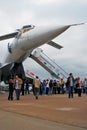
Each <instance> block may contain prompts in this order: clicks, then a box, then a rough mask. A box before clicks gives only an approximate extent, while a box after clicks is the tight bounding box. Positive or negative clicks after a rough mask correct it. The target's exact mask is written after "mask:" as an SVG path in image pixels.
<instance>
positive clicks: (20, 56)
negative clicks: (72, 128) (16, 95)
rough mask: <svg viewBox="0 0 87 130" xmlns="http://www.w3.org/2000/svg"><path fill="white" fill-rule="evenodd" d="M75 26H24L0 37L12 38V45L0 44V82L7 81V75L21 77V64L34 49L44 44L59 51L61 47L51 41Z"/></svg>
mask: <svg viewBox="0 0 87 130" xmlns="http://www.w3.org/2000/svg"><path fill="white" fill-rule="evenodd" d="M81 24H82V23H81ZM76 25H79V24H73V25H65V26H47V27H36V26H34V25H25V26H23V27H22V28H21V29H17V30H16V31H15V32H13V33H10V34H6V35H3V36H0V41H1V40H6V39H10V38H14V39H13V42H12V43H5V44H0V81H3V80H4V81H5V80H7V79H8V78H9V75H15V74H20V75H21V76H23V75H24V69H23V65H22V62H23V61H24V60H25V59H26V58H27V57H29V56H30V54H31V52H32V51H33V50H34V49H35V48H37V47H39V46H41V45H43V44H45V43H46V44H48V45H51V46H53V47H55V48H57V49H61V48H62V46H61V45H59V44H57V43H54V42H53V41H52V39H54V38H55V37H57V36H58V35H60V34H61V33H63V32H64V31H65V30H67V29H68V28H69V27H70V26H76Z"/></svg>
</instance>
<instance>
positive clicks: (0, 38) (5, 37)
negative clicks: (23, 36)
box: [0, 32, 18, 41]
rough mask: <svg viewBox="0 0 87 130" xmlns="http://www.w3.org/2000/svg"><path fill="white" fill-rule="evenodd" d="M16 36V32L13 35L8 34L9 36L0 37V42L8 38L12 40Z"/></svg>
mask: <svg viewBox="0 0 87 130" xmlns="http://www.w3.org/2000/svg"><path fill="white" fill-rule="evenodd" d="M17 34H18V32H14V33H10V34H6V35H3V36H0V41H2V40H6V39H10V38H14V37H15V36H16V35H17Z"/></svg>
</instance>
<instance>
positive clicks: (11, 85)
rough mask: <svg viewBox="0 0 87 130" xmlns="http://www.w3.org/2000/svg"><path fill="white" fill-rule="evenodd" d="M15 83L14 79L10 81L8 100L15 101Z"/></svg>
mask: <svg viewBox="0 0 87 130" xmlns="http://www.w3.org/2000/svg"><path fill="white" fill-rule="evenodd" d="M13 91H14V81H13V78H10V79H9V96H8V100H13Z"/></svg>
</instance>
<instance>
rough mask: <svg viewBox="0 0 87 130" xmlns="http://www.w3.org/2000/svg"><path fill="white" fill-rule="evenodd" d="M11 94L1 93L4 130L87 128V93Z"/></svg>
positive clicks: (1, 128)
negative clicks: (10, 97) (10, 96)
mask: <svg viewBox="0 0 87 130" xmlns="http://www.w3.org/2000/svg"><path fill="white" fill-rule="evenodd" d="M7 96H8V94H0V130H39V129H41V130H44V129H45V130H87V95H82V97H78V96H77V95H75V96H74V98H73V99H68V98H67V97H68V95H67V94H64V95H53V96H40V97H39V99H38V100H35V98H34V96H33V95H32V94H31V95H25V96H21V99H20V100H19V101H17V100H15V99H14V100H13V101H8V100H7Z"/></svg>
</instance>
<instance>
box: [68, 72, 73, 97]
mask: <svg viewBox="0 0 87 130" xmlns="http://www.w3.org/2000/svg"><path fill="white" fill-rule="evenodd" d="M67 85H68V94H69V95H68V98H73V88H74V77H73V74H72V73H70V74H69V77H68V79H67Z"/></svg>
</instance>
